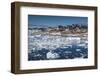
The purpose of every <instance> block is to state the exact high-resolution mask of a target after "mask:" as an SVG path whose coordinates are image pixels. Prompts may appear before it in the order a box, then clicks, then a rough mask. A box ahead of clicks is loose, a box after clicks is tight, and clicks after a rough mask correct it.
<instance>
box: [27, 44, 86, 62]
mask: <svg viewBox="0 0 100 76" xmlns="http://www.w3.org/2000/svg"><path fill="white" fill-rule="evenodd" d="M52 51H53V52H54V53H57V54H58V55H59V57H58V58H54V60H57V59H74V58H82V59H84V58H88V48H85V47H83V46H78V45H72V46H66V47H64V48H57V49H55V50H52ZM48 52H49V50H48V49H44V48H43V49H41V50H36V51H32V52H31V53H29V54H28V60H29V61H31V60H50V59H48V58H47V56H46V55H47V53H48Z"/></svg>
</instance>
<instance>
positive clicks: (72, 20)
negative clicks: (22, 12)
mask: <svg viewBox="0 0 100 76" xmlns="http://www.w3.org/2000/svg"><path fill="white" fill-rule="evenodd" d="M28 24H29V25H37V26H38V25H48V26H57V25H71V24H85V25H87V24H88V18H87V17H73V16H72V17H71V16H45V15H28Z"/></svg>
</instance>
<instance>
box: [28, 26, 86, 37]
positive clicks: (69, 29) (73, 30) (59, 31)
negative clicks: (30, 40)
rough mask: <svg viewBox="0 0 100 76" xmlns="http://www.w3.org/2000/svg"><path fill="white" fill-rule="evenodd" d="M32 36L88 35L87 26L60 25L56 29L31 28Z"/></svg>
mask: <svg viewBox="0 0 100 76" xmlns="http://www.w3.org/2000/svg"><path fill="white" fill-rule="evenodd" d="M28 30H29V32H31V34H33V35H35V34H49V35H64V36H66V35H68V34H82V33H87V31H88V29H87V26H86V25H79V24H72V25H66V26H63V25H58V26H56V27H34V25H33V27H31V28H30V27H29V28H28Z"/></svg>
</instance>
